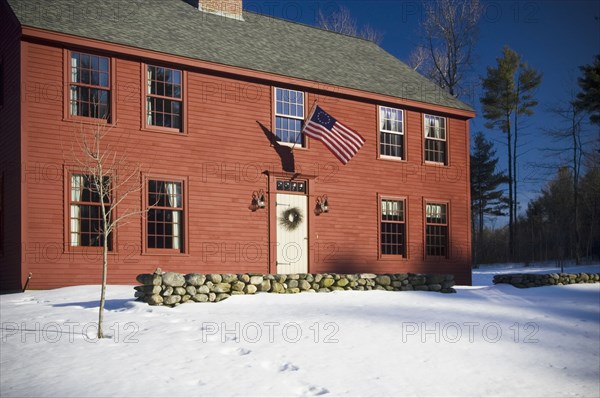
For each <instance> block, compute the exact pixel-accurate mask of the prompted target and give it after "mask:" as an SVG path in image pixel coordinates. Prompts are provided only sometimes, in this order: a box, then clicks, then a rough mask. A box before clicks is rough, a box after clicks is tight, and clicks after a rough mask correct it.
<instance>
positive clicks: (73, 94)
mask: <svg viewBox="0 0 600 398" xmlns="http://www.w3.org/2000/svg"><path fill="white" fill-rule="evenodd" d="M70 68H71V70H70V84H69V98H70V100H69V108H70V113H71V115H72V116H84V117H91V118H97V119H106V120H109V119H110V60H109V58H107V57H101V56H98V55H91V54H85V53H79V52H71V53H70Z"/></svg>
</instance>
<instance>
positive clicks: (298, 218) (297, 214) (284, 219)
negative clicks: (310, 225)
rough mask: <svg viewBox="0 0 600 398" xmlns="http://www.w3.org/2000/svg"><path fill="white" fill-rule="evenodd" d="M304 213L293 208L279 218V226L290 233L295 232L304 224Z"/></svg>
mask: <svg viewBox="0 0 600 398" xmlns="http://www.w3.org/2000/svg"><path fill="white" fill-rule="evenodd" d="M303 218H304V217H303V216H302V211H301V210H300V209H299V208H297V207H292V208H290V209H287V210H286V211H284V212H283V213H282V214H281V216H280V217H279V224H280V225H281V226H282V227H283V228H285V229H286V230H288V231H293V230H295V229H296V228H298V227H299V226H300V223H302V219H303Z"/></svg>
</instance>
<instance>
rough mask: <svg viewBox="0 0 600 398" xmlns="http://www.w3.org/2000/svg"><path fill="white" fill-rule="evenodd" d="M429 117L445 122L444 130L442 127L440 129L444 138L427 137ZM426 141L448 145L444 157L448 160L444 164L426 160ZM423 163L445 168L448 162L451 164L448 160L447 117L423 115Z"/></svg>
mask: <svg viewBox="0 0 600 398" xmlns="http://www.w3.org/2000/svg"><path fill="white" fill-rule="evenodd" d="M427 117H432V118H436V119H440V120H443V121H444V128H443V129H442V128H441V127H440V129H441V130H442V131H443V132H444V138H437V137H427V132H426V130H427V127H428V124H427ZM426 140H433V141H441V142H445V143H446V150H445V154H444V157H445V159H446V160H445V161H444V162H436V161H434V160H427V159H425V151H426V149H425V141H426ZM423 161H424V162H425V163H428V164H437V165H444V166H447V165H448V162H449V160H448V118H446V117H445V116H437V115H430V114H427V113H425V114H423Z"/></svg>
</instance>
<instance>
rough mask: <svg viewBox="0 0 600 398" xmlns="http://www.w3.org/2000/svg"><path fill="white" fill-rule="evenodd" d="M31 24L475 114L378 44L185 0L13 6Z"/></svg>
mask: <svg viewBox="0 0 600 398" xmlns="http://www.w3.org/2000/svg"><path fill="white" fill-rule="evenodd" d="M8 3H9V5H10V6H11V8H12V9H13V11H14V13H15V15H16V16H17V18H18V19H19V21H20V23H21V24H22V25H23V26H30V27H35V28H40V29H45V30H49V31H54V32H59V33H65V34H70V35H75V36H79V37H84V38H90V39H97V40H102V41H106V42H110V43H115V44H121V45H126V46H132V47H136V48H141V49H147V50H153V51H158V52H162V53H165V54H172V55H178V56H183V57H188V58H193V59H199V60H203V61H209V62H214V63H218V64H223V65H229V66H235V67H241V68H245V69H250V70H255V71H261V72H268V73H275V74H278V75H283V76H288V77H294V78H299V79H305V80H310V81H314V82H318V83H323V84H326V85H334V86H341V87H347V88H352V89H358V90H362V91H366V92H371V93H377V94H383V95H388V96H391V97H396V98H402V99H409V100H414V101H419V102H424V103H430V104H435V105H441V106H446V107H450V108H455V109H460V110H467V111H472V110H473V109H472V108H471V107H470V106H468V105H466V104H465V103H463V102H461V101H459V100H458V99H456V98H454V97H452V96H451V95H449V94H447V93H446V92H444V91H443V90H441V89H440V88H438V87H437V86H436V85H435V84H434V83H432V82H431V81H429V80H428V79H426V78H425V77H423V76H421V75H420V74H419V73H417V72H415V71H414V70H412V69H411V68H410V67H408V66H407V65H406V64H404V63H403V62H401V61H399V60H398V59H397V58H395V57H393V56H392V55H391V54H389V53H387V52H386V51H385V50H383V49H382V48H381V47H379V46H378V45H376V44H374V43H372V42H369V41H366V40H363V39H359V38H355V37H350V36H345V35H341V34H338V33H334V32H329V31H325V30H322V29H319V28H315V27H312V26H308V25H303V24H299V23H294V22H290V21H287V20H283V19H277V18H272V17H269V16H265V15H261V14H256V13H252V12H246V11H244V14H243V16H244V21H239V20H235V19H231V18H226V17H221V16H218V15H212V14H208V13H204V12H201V11H198V10H197V9H195V8H194V7H192V6H190V5H189V4H188V3H186V2H185V1H183V0H144V1H125V0H119V1H98V0H76V1H75V0H52V1H49V0H8Z"/></svg>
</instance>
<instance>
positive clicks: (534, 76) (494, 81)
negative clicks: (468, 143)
mask: <svg viewBox="0 0 600 398" xmlns="http://www.w3.org/2000/svg"><path fill="white" fill-rule="evenodd" d="M496 61H497V67H491V66H488V68H487V76H486V77H485V78H483V79H482V85H483V89H484V95H483V97H481V99H480V100H481V104H482V106H483V116H484V117H485V118H486V119H488V122H487V123H486V127H488V128H494V127H498V128H499V129H500V130H501V131H502V132H504V133H506V138H507V149H508V180H509V187H508V207H509V212H508V214H509V221H508V229H509V234H508V246H509V257H510V260H512V259H513V257H514V254H515V240H514V238H515V235H516V232H515V224H516V221H517V204H518V200H517V153H516V152H517V138H518V132H519V129H518V121H519V116H531V115H532V114H533V107H534V106H536V105H537V101H536V100H535V98H534V97H533V91H534V90H535V89H536V88H537V87H538V86H539V84H540V83H541V80H542V75H541V74H540V73H539V72H537V71H536V70H535V69H533V68H531V67H530V66H528V65H527V64H525V63H523V62H522V61H521V57H520V56H519V55H518V54H517V53H516V52H515V51H513V50H511V49H510V48H509V47H504V49H503V56H502V57H501V58H497V59H496ZM513 119H514V120H513Z"/></svg>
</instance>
